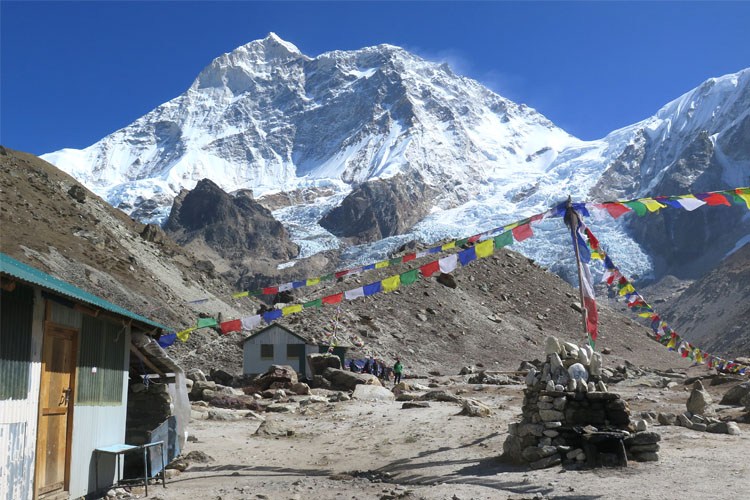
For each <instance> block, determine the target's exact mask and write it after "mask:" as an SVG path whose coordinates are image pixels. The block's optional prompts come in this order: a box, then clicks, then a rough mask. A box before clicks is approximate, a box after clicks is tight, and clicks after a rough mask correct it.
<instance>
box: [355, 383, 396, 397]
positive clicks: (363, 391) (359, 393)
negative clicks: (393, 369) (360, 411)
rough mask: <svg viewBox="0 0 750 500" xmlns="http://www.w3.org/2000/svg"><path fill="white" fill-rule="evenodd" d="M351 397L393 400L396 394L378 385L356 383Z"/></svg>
mask: <svg viewBox="0 0 750 500" xmlns="http://www.w3.org/2000/svg"><path fill="white" fill-rule="evenodd" d="M352 398H353V399H362V400H367V401H393V400H394V399H396V396H394V395H393V393H392V392H391V391H389V390H388V389H386V388H385V387H382V386H380V385H366V384H358V385H357V386H356V387H355V388H354V393H353V394H352Z"/></svg>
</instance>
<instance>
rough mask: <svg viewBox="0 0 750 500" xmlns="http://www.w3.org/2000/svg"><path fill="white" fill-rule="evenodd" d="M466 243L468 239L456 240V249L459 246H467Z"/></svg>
mask: <svg viewBox="0 0 750 500" xmlns="http://www.w3.org/2000/svg"><path fill="white" fill-rule="evenodd" d="M468 242H469V238H464V239H462V240H458V241H457V242H456V246H457V247H460V246H461V245H466V244H467V243H468Z"/></svg>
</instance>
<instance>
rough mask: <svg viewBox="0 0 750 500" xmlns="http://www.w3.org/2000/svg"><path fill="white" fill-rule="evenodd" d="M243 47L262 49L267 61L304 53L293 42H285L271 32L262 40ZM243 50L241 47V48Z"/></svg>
mask: <svg viewBox="0 0 750 500" xmlns="http://www.w3.org/2000/svg"><path fill="white" fill-rule="evenodd" d="M243 47H259V48H260V47H262V48H263V50H264V54H265V56H266V59H269V58H270V59H276V58H279V57H281V58H286V57H288V56H300V55H302V52H300V50H299V49H298V48H297V46H296V45H294V44H293V43H291V42H287V41H286V40H283V39H282V38H281V37H280V36H279V35H277V34H276V33H274V32H273V31H271V32H270V33H269V34H268V35H266V37H265V38H264V39H262V40H253V41H252V42H250V43H248V44H245V45H244V46H243ZM240 48H241V47H240Z"/></svg>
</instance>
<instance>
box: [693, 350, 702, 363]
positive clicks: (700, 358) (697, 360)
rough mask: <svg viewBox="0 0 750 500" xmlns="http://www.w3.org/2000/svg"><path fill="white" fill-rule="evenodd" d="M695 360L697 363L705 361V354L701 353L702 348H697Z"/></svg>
mask: <svg viewBox="0 0 750 500" xmlns="http://www.w3.org/2000/svg"><path fill="white" fill-rule="evenodd" d="M695 362H696V363H703V354H701V350H700V349H696V350H695Z"/></svg>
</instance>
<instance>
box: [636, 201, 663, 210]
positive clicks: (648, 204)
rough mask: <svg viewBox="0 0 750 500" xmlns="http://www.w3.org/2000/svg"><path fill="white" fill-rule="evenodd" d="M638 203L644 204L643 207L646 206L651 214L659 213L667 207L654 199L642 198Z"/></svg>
mask: <svg viewBox="0 0 750 500" xmlns="http://www.w3.org/2000/svg"><path fill="white" fill-rule="evenodd" d="M638 201H640V202H641V203H643V205H645V207H646V208H647V209H648V211H649V212H658V211H659V209H660V208H664V207H666V205H662V204H661V203H659V202H658V201H656V200H654V199H652V198H641V199H640V200H638Z"/></svg>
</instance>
